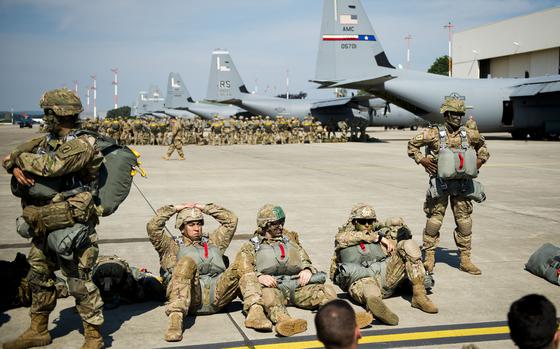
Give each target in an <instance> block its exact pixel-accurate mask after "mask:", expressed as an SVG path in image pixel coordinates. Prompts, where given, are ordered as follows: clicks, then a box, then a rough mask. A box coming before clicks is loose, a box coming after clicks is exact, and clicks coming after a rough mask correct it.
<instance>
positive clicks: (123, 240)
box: [0, 234, 253, 250]
mask: <svg viewBox="0 0 560 349" xmlns="http://www.w3.org/2000/svg"><path fill="white" fill-rule="evenodd" d="M251 237H253V234H238V235H234V236H233V240H249V239H250V238H251ZM137 242H150V240H149V239H148V238H146V237H141V238H120V239H99V240H98V241H97V243H98V244H99V245H102V244H132V243H137ZM29 247H31V243H30V242H21V243H14V244H0V250H7V249H10V248H29Z"/></svg>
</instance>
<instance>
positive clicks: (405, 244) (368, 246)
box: [330, 204, 438, 325]
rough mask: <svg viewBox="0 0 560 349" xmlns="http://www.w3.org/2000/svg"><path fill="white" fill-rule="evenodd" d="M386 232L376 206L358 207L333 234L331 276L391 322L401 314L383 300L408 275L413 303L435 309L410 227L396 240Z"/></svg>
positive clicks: (404, 227) (358, 205) (353, 209)
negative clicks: (333, 245) (397, 313)
mask: <svg viewBox="0 0 560 349" xmlns="http://www.w3.org/2000/svg"><path fill="white" fill-rule="evenodd" d="M386 231H390V229H387V228H386V227H385V226H384V225H383V224H381V223H379V222H378V221H377V217H376V215H375V211H374V209H373V207H371V206H369V205H367V204H357V205H355V206H354V207H353V208H352V210H351V211H350V217H349V219H348V221H347V222H346V224H345V225H343V226H342V227H341V228H339V231H338V234H337V235H336V237H335V254H334V256H333V259H332V264H331V268H330V276H331V279H332V280H333V282H334V283H335V284H336V285H338V286H340V288H342V290H343V291H347V292H348V293H349V294H350V296H351V297H352V299H354V300H355V301H356V302H358V303H360V304H362V305H365V306H366V308H367V309H368V310H369V311H370V312H371V313H372V314H373V316H374V317H375V318H377V319H379V320H380V321H382V322H383V323H386V324H388V325H397V324H398V323H399V317H398V316H397V315H396V314H395V313H393V312H392V311H391V310H390V309H389V308H388V307H387V306H386V305H385V304H384V303H383V300H382V299H383V298H386V297H389V296H391V295H392V294H393V292H394V291H395V289H396V288H397V286H399V284H400V283H401V282H402V281H403V280H404V279H406V278H408V280H410V282H411V283H412V291H413V297H412V306H413V307H414V308H418V309H420V310H422V311H424V312H427V313H437V312H438V308H437V307H436V306H435V305H434V304H433V303H432V302H431V301H430V299H429V298H428V297H427V296H426V288H425V285H424V278H425V274H426V272H425V270H424V266H423V265H422V259H421V257H422V256H421V252H420V248H419V247H418V245H417V244H416V243H415V242H414V241H413V240H412V235H411V234H410V231H409V230H408V228H406V226H403V227H402V228H401V229H400V230H399V231H398V234H397V236H395V238H396V242H392V241H391V240H389V239H388V238H387V237H385V236H384V232H386ZM395 244H396V246H395Z"/></svg>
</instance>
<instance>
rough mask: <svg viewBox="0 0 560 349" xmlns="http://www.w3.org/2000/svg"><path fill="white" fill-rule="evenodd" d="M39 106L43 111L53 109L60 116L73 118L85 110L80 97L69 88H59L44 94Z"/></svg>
mask: <svg viewBox="0 0 560 349" xmlns="http://www.w3.org/2000/svg"><path fill="white" fill-rule="evenodd" d="M39 106H40V107H41V109H52V111H53V112H54V113H55V114H56V115H58V116H71V115H75V114H79V113H81V112H82V111H83V110H84V108H83V107H82V101H81V100H80V97H78V95H77V94H76V93H75V92H74V91H70V90H69V89H67V88H57V89H55V90H51V91H47V92H45V93H43V96H41V100H40V101H39Z"/></svg>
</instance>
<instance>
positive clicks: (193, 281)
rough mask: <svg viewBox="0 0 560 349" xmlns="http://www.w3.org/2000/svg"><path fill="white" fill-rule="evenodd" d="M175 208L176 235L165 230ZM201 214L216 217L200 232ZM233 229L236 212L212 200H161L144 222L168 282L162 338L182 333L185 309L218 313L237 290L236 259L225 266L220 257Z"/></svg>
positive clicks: (174, 337) (172, 338)
mask: <svg viewBox="0 0 560 349" xmlns="http://www.w3.org/2000/svg"><path fill="white" fill-rule="evenodd" d="M175 214H177V217H176V219H175V227H176V228H177V229H179V230H180V231H181V234H182V237H181V240H175V239H174V238H173V237H171V236H170V235H168V234H166V232H165V223H166V222H167V221H168V220H169V219H170V218H171V216H173V215H175ZM203 214H207V215H210V216H212V217H213V218H214V219H216V220H217V221H218V222H219V223H220V227H218V228H217V229H216V230H214V232H212V233H210V234H208V233H203V232H202V226H203V225H204V216H203ZM236 229H237V216H236V215H235V214H234V213H233V212H231V211H228V210H227V209H225V208H223V207H221V206H218V205H216V204H206V205H201V204H197V203H185V204H179V205H169V206H163V207H161V208H160V209H158V210H157V212H156V215H155V216H154V217H153V218H152V219H151V220H150V221H149V222H148V225H147V231H148V237H149V239H150V242H151V243H152V245H153V246H154V248H155V249H156V251H157V253H158V255H159V260H160V264H161V270H162V272H163V273H164V275H163V277H164V283H165V285H166V286H167V304H166V306H165V313H166V315H167V316H168V317H169V327H168V328H167V332H166V333H165V340H166V341H168V342H176V341H180V340H181V339H182V338H183V317H184V316H185V315H187V314H191V315H194V314H214V313H217V312H218V311H220V309H222V308H224V307H225V306H226V305H228V304H229V303H230V302H231V301H232V300H233V299H234V298H235V297H236V296H237V291H238V284H239V275H238V271H237V268H236V265H235V263H234V264H233V265H231V266H229V267H228V268H226V263H225V262H224V259H223V256H224V252H225V250H226V249H227V247H228V246H229V244H230V242H231V239H232V238H233V234H234V233H235V230H236Z"/></svg>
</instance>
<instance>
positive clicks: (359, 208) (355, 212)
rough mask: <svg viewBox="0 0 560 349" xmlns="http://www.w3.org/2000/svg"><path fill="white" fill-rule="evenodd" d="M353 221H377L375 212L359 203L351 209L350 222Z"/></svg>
mask: <svg viewBox="0 0 560 349" xmlns="http://www.w3.org/2000/svg"><path fill="white" fill-rule="evenodd" d="M354 219H373V220H375V221H377V215H376V214H375V210H374V209H373V207H371V206H370V205H368V204H364V203H359V204H356V205H354V206H353V207H352V210H350V221H353V220H354Z"/></svg>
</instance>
